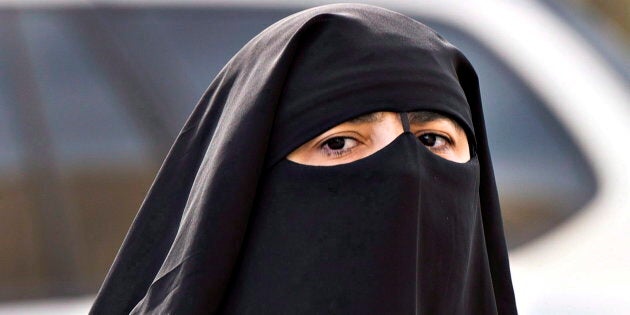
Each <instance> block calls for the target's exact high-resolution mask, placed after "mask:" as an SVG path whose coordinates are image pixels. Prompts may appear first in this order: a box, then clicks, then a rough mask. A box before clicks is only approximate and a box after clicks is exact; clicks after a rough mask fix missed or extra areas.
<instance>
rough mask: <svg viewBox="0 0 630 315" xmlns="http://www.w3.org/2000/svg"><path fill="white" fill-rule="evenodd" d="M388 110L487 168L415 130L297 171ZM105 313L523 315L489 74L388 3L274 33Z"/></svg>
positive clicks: (205, 125) (347, 8) (151, 221)
mask: <svg viewBox="0 0 630 315" xmlns="http://www.w3.org/2000/svg"><path fill="white" fill-rule="evenodd" d="M376 111H393V112H401V113H404V112H410V111H433V112H438V113H442V114H444V115H447V116H449V117H451V118H453V119H455V120H456V121H457V122H458V123H459V124H460V125H461V126H462V127H463V128H464V129H465V131H466V132H467V133H468V135H469V139H470V140H471V141H469V142H471V145H472V146H473V147H474V148H475V151H474V154H473V157H472V158H471V160H470V161H469V162H467V163H456V162H451V161H448V160H445V159H443V158H441V157H439V156H436V155H434V154H433V153H431V152H430V151H428V150H427V149H426V148H425V147H424V146H422V145H421V144H420V143H419V141H418V140H417V139H416V138H415V137H414V135H413V134H412V133H410V132H408V131H406V132H404V133H403V134H401V135H400V136H398V137H397V138H396V139H395V140H394V141H393V142H392V143H390V144H389V145H387V146H386V147H385V148H383V149H381V150H380V151H378V152H376V153H374V154H373V155H371V156H368V157H366V158H363V159H361V160H358V161H355V162H351V163H348V164H342V165H337V166H329V167H318V166H308V165H301V164H297V163H295V162H291V161H289V160H287V159H286V158H285V157H286V155H287V154H288V153H290V152H291V151H292V150H294V149H295V148H297V147H298V146H300V145H301V144H303V143H305V142H306V141H308V140H310V139H311V138H313V137H315V136H317V135H318V134H320V133H322V132H324V131H326V130H327V129H329V128H331V127H333V126H335V125H337V124H339V123H342V122H344V121H346V120H348V119H350V118H353V117H357V116H360V115H363V114H366V113H371V112H376ZM403 120H404V119H403ZM91 313H92V314H126V313H134V314H139V313H142V314H144V313H157V314H208V313H210V314H496V313H498V314H515V313H516V307H515V302H514V294H513V289H512V284H511V279H510V272H509V265H508V259H507V250H506V246H505V239H504V236H503V228H502V222H501V216H500V210H499V205H498V197H497V192H496V185H495V182H494V175H493V171H492V164H491V160H490V155H489V152H488V144H487V140H486V134H485V127H484V121H483V113H482V108H481V100H480V96H479V87H478V81H477V77H476V74H475V72H474V69H473V68H472V66H471V65H470V63H469V62H468V61H467V60H466V58H465V57H464V56H463V55H462V53H461V52H460V51H459V50H457V48H455V47H454V46H453V45H451V44H449V43H448V42H447V41H446V40H444V39H443V38H442V37H440V36H439V35H438V34H436V33H435V32H434V31H433V30H431V29H430V28H428V27H427V26H425V25H423V24H421V23H419V22H417V21H415V20H413V19H410V18H408V17H405V16H403V15H400V14H398V13H395V12H392V11H388V10H385V9H381V8H378V7H373V6H366V5H357V4H339V5H327V6H322V7H317V8H313V9H310V10H306V11H302V12H300V13H297V14H294V15H292V16H289V17H287V18H285V19H283V20H281V21H279V22H277V23H275V24H274V25H272V26H270V27H269V28H267V29H266V30H265V31H263V32H262V33H261V34H259V35H258V36H256V37H255V38H254V39H252V40H251V41H250V42H249V43H248V44H247V45H245V47H243V49H241V50H240V51H239V52H238V53H237V54H236V55H235V56H234V57H233V58H232V59H231V60H230V62H229V63H228V64H227V65H226V66H225V67H224V68H223V69H222V70H221V72H220V73H219V75H218V76H217V77H216V78H215V80H214V81H213V82H212V83H211V85H210V87H209V88H208V90H207V91H206V92H205V94H204V96H203V97H202V99H201V100H200V102H199V103H198V104H197V106H196V107H195V109H194V111H193V113H192V114H191V116H190V118H189V119H188V121H187V123H186V125H185V126H184V128H183V129H182V131H181V132H180V134H179V136H178V137H177V140H176V142H175V144H174V145H173V147H172V148H171V150H170V152H169V154H168V156H167V158H166V160H165V161H164V164H163V165H162V167H161V169H160V171H159V173H158V175H157V178H156V179H155V181H154V183H153V185H152V187H151V189H150V191H149V193H148V195H147V197H146V199H145V201H144V202H143V204H142V206H141V208H140V211H139V213H138V215H137V217H136V219H135V221H134V223H133V225H132V227H131V230H130V231H129V233H128V235H127V237H126V239H125V241H124V243H123V246H122V248H121V250H120V251H119V253H118V255H117V257H116V260H115V262H114V264H113V265H112V267H111V269H110V271H109V274H108V275H107V278H106V280H105V282H104V284H103V286H102V288H101V290H100V292H99V294H98V296H97V299H96V301H95V304H94V305H93V307H92V310H91Z"/></svg>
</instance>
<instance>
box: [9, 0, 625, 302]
mask: <svg viewBox="0 0 630 315" xmlns="http://www.w3.org/2000/svg"><path fill="white" fill-rule="evenodd" d="M324 3H327V2H326V1H303V2H299V3H298V2H292V1H286V0H284V1H283V0H278V1H269V0H264V1H239V2H234V3H233V2H230V1H202V0H198V1H191V0H186V1H166V0H160V1H153V2H151V1H122V0H121V1H33V0H28V1H27V0H25V1H6V0H0V231H1V232H2V234H3V237H2V238H1V239H0V314H16V313H24V314H37V313H43V314H51V313H59V314H72V313H76V314H83V313H86V312H87V309H88V308H89V305H90V302H91V300H92V297H93V295H94V294H95V293H96V291H97V290H98V288H99V286H100V284H101V282H102V280H103V278H104V277H105V274H106V273H107V270H108V268H109V266H110V264H111V263H112V261H113V259H114V257H115V254H116V251H117V249H118V247H119V246H120V244H121V242H122V240H123V238H124V236H125V233H126V232H127V229H128V228H129V226H130V224H131V222H132V220H133V217H134V215H135V213H136V211H137V209H138V208H139V205H140V203H141V202H142V199H143V197H144V194H145V193H146V191H147V190H148V188H149V186H150V184H151V182H152V180H153V177H154V176H155V174H156V172H157V169H158V168H159V166H160V163H161V161H162V159H163V158H164V157H165V155H166V152H167V151H168V149H169V147H170V145H171V143H172V142H173V140H174V138H175V136H176V135H177V133H178V131H179V129H180V128H181V126H182V125H183V124H184V121H185V120H186V118H187V116H188V114H189V113H190V112H191V111H192V108H193V106H194V105H195V104H196V102H197V100H198V98H199V97H200V96H201V94H202V93H203V91H204V90H205V89H206V87H207V86H208V85H209V83H210V82H211V80H212V78H213V77H214V76H215V75H216V74H217V73H218V71H219V70H220V69H221V67H222V66H223V65H224V64H225V63H226V62H227V61H228V60H229V59H230V57H231V56H232V55H233V54H234V53H236V52H237V51H238V49H240V47H242V46H243V45H244V44H245V43H246V42H247V41H248V40H249V39H251V38H252V37H253V36H255V35H256V34H257V33H259V32H260V31H262V30H263V29H264V28H265V27H267V26H269V25H271V24H272V23H274V22H275V21H278V20H279V19H281V18H283V17H285V16H287V15H290V14H292V13H294V12H297V11H300V10H302V9H304V8H308V7H312V6H315V5H318V4H324ZM368 3H372V4H376V5H380V6H383V7H386V8H390V9H393V10H396V11H399V12H402V13H405V14H407V15H409V16H412V17H414V18H416V19H417V20H419V21H421V22H423V23H425V24H427V25H429V26H431V27H433V28H434V29H436V30H437V31H438V32H439V33H440V34H442V35H443V36H444V37H445V38H447V39H448V40H449V41H450V42H452V43H453V44H455V45H456V46H458V47H459V48H460V49H461V50H462V51H464V53H465V54H466V56H467V57H468V58H469V59H470V60H471V61H472V63H473V65H474V66H475V68H476V69H477V71H478V74H479V77H480V83H481V88H482V97H483V101H484V109H485V113H486V120H487V125H488V131H489V139H490V144H491V151H492V154H493V159H494V163H495V172H496V176H497V181H498V186H499V192H500V199H501V204H502V208H503V211H504V221H505V228H506V234H507V238H508V243H509V247H510V255H511V262H512V268H513V273H514V285H515V289H516V293H517V301H518V303H519V308H520V311H521V313H522V314H628V313H630V302H626V301H625V296H624V295H623V293H624V292H630V287H628V283H630V253H628V251H629V248H630V247H629V246H628V244H629V242H630V236H628V235H626V233H625V231H626V230H627V229H628V228H630V225H629V224H630V219H629V218H630V200H629V199H628V197H627V195H628V194H629V193H630V189H629V187H630V186H629V185H630V181H629V178H630V173H629V172H630V164H629V163H628V162H627V161H626V160H627V158H626V156H627V154H628V153H630V147H628V146H629V145H630V141H628V136H630V129H629V128H630V127H629V126H630V103H629V102H628V101H629V100H630V96H629V89H628V86H629V84H628V83H629V82H630V64H629V62H628V61H629V59H628V56H629V55H628V47H629V46H628V45H629V42H628V39H629V38H630V37H629V34H630V21H629V20H630V18H629V17H630V1H629V0H602V1H595V0H580V1H577V0H575V1H569V0H541V1H533V0H532V1H497V0H495V1H489V0H486V1H380V2H379V1H368Z"/></svg>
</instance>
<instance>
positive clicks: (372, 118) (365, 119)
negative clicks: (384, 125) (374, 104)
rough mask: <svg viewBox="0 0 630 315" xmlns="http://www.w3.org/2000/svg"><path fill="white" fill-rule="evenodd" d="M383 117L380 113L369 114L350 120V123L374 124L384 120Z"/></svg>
mask: <svg viewBox="0 0 630 315" xmlns="http://www.w3.org/2000/svg"><path fill="white" fill-rule="evenodd" d="M382 116H383V115H381V113H380V112H374V113H369V114H366V115H362V116H359V117H356V118H353V119H350V120H348V122H349V123H352V124H359V123H372V122H377V121H380V120H381V119H382Z"/></svg>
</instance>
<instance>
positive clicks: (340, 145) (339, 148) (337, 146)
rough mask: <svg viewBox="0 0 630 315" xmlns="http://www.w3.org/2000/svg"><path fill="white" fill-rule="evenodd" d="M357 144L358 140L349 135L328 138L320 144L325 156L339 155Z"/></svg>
mask: <svg viewBox="0 0 630 315" xmlns="http://www.w3.org/2000/svg"><path fill="white" fill-rule="evenodd" d="M357 145H358V141H357V140H355V139H353V138H350V137H334V138H330V139H328V140H326V141H324V143H322V145H321V150H322V152H323V153H324V154H325V155H326V156H331V155H333V156H335V157H340V156H343V155H344V154H346V153H348V152H350V151H351V150H352V149H353V148H354V147H356V146H357Z"/></svg>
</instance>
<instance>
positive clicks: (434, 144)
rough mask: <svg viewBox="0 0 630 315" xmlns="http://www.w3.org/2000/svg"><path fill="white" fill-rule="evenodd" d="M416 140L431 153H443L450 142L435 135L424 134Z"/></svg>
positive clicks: (443, 137)
mask: <svg viewBox="0 0 630 315" xmlns="http://www.w3.org/2000/svg"><path fill="white" fill-rule="evenodd" d="M418 139H419V140H420V142H422V144H424V145H425V146H426V147H427V148H429V149H430V150H431V151H444V150H447V149H448V148H449V147H450V145H451V140H450V139H448V138H447V137H445V136H441V135H438V134H435V133H424V134H421V135H419V136H418Z"/></svg>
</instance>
